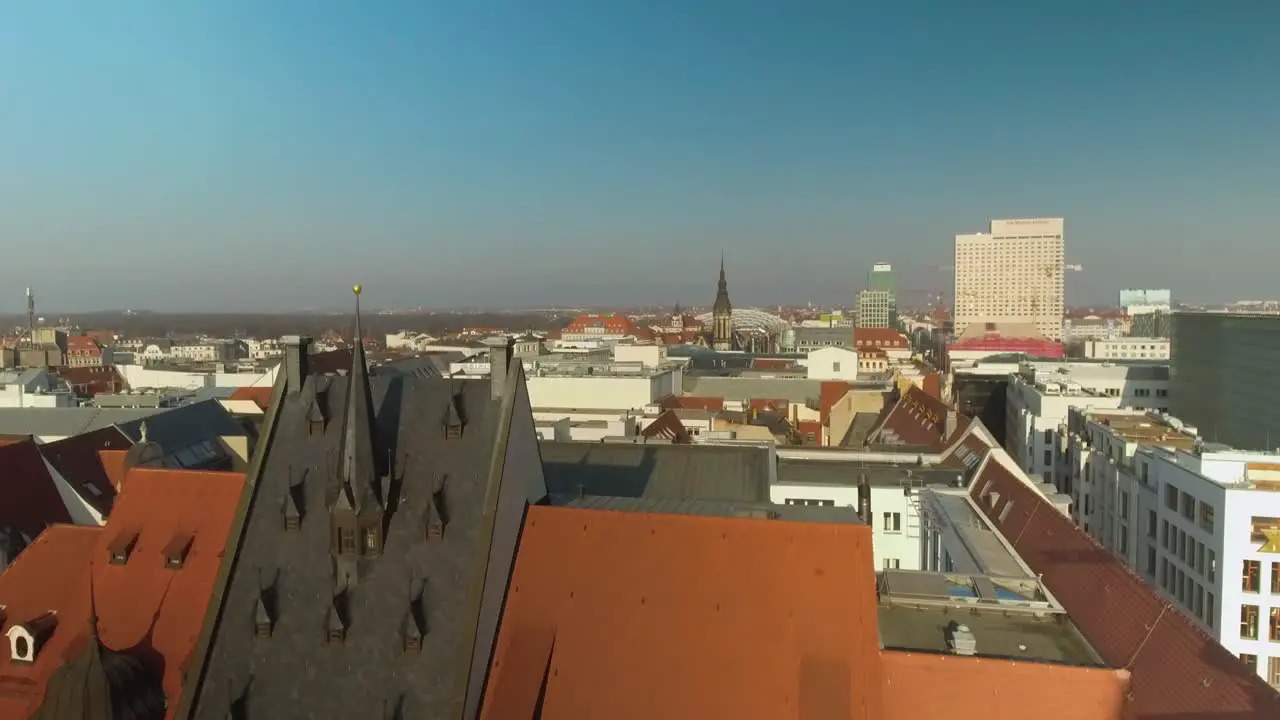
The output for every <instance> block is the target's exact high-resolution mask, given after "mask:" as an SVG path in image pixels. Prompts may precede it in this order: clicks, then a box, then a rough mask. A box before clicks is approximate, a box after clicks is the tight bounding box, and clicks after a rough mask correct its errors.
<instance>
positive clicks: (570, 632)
mask: <svg viewBox="0 0 1280 720" xmlns="http://www.w3.org/2000/svg"><path fill="white" fill-rule="evenodd" d="M872 563H873V558H872V556H871V532H870V529H869V528H867V527H866V526H863V525H831V524H818V523H793V522H783V521H779V520H759V519H743V518H718V517H705V516H691V515H656V514H648V513H622V512H611V511H603V510H583V509H571V508H563V507H548V506H535V507H531V508H529V511H528V515H527V519H526V522H525V528H524V532H523V534H522V536H521V540H520V552H519V555H518V557H517V559H516V564H515V570H514V573H513V575H512V578H511V585H510V590H509V592H508V596H507V605H506V609H505V612H504V614H503V618H502V625H501V628H500V630H499V635H498V641H497V646H496V651H495V653H494V660H493V666H492V669H491V673H490V678H489V684H488V691H487V693H486V697H485V701H484V705H483V708H482V711H481V717H482V718H485V719H486V720H532V719H533V718H535V717H537V718H542V719H543V720H578V719H579V718H611V719H614V720H630V719H631V718H635V719H637V720H639V719H642V718H643V719H644V720H649V719H651V718H663V720H681V719H682V718H696V719H697V720H704V719H706V718H735V720H751V719H752V718H760V719H761V720H765V719H768V720H774V719H775V718H786V717H801V718H820V717H821V718H827V717H830V718H841V719H842V720H845V719H848V720H853V719H858V718H880V717H882V714H881V692H882V689H883V686H882V682H881V679H880V676H879V657H878V656H879V651H878V645H879V643H878V638H879V631H878V626H877V616H876V609H875V603H876V596H875V583H874V579H873V577H872ZM544 685H545V687H544ZM539 704H541V714H540V715H539V714H537V711H536V708H537V706H538V705H539Z"/></svg>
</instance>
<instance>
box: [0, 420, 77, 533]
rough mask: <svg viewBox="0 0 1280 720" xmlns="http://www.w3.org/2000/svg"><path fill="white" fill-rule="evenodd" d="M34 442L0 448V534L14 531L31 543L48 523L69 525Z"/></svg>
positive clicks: (54, 486)
mask: <svg viewBox="0 0 1280 720" xmlns="http://www.w3.org/2000/svg"><path fill="white" fill-rule="evenodd" d="M70 522H72V518H71V514H70V513H69V512H68V511H67V506H66V504H65V503H64V502H63V500H62V496H61V495H60V494H59V493H58V487H57V485H56V484H54V481H53V477H52V476H51V475H49V469H48V467H46V466H45V464H44V457H43V456H41V455H40V450H39V448H37V447H36V444H35V442H34V441H31V440H27V441H25V442H19V443H13V444H11V445H0V531H4V532H6V533H8V532H12V531H17V532H19V533H21V534H22V535H26V537H27V540H28V541H30V540H34V539H35V537H36V536H37V535H39V534H40V533H41V532H42V531H43V530H44V529H45V527H46V526H48V525H50V524H52V523H70Z"/></svg>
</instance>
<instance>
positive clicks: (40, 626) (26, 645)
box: [5, 611, 58, 663]
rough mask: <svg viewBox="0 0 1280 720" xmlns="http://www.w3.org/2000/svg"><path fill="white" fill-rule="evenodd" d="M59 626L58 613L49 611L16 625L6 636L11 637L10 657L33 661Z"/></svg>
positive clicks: (17, 661)
mask: <svg viewBox="0 0 1280 720" xmlns="http://www.w3.org/2000/svg"><path fill="white" fill-rule="evenodd" d="M57 627H58V615H57V613H55V612H53V611H49V612H47V613H45V614H43V615H41V616H39V617H37V618H35V619H33V620H28V621H27V622H24V623H21V624H18V625H14V626H13V627H11V628H9V630H8V631H7V632H6V633H5V636H6V637H8V639H9V657H10V658H11V659H12V660H13V661H14V662H16V663H33V662H35V661H36V656H37V655H39V653H40V649H41V648H43V647H44V644H45V643H46V642H47V641H48V640H49V638H50V636H52V635H53V631H54V629H56V628H57Z"/></svg>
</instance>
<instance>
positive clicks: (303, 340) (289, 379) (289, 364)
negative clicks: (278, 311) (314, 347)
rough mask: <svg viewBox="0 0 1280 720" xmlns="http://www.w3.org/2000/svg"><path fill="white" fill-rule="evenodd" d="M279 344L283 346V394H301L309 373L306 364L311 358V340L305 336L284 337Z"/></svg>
mask: <svg viewBox="0 0 1280 720" xmlns="http://www.w3.org/2000/svg"><path fill="white" fill-rule="evenodd" d="M280 342H281V344H283V345H284V373H285V393H286V394H288V395H293V394H295V393H299V392H302V386H303V385H304V384H306V382H307V373H308V372H309V368H308V367H307V363H308V361H309V360H310V357H311V338H309V337H307V336H306V335H286V336H285V337H283V338H281V339H280Z"/></svg>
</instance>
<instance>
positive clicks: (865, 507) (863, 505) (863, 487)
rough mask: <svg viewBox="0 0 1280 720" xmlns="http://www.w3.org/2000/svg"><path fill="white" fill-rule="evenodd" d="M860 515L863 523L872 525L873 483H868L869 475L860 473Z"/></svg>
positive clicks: (864, 472)
mask: <svg viewBox="0 0 1280 720" xmlns="http://www.w3.org/2000/svg"><path fill="white" fill-rule="evenodd" d="M858 514H859V515H861V516H862V522H864V523H866V524H867V525H871V483H869V482H867V473H866V471H863V472H861V473H858Z"/></svg>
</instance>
